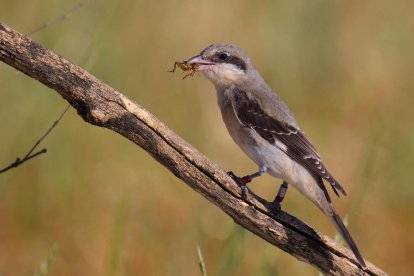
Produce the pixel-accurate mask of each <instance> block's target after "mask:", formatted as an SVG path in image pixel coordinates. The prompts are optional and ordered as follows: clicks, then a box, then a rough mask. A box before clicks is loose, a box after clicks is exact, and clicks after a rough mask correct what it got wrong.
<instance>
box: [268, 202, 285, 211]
mask: <svg viewBox="0 0 414 276" xmlns="http://www.w3.org/2000/svg"><path fill="white" fill-rule="evenodd" d="M269 208H270V210H271V211H273V212H279V211H280V210H282V207H281V205H280V202H278V201H276V200H274V201H273V202H270V204H269Z"/></svg>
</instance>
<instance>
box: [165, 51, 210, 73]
mask: <svg viewBox="0 0 414 276" xmlns="http://www.w3.org/2000/svg"><path fill="white" fill-rule="evenodd" d="M213 64H215V63H213V62H208V61H205V60H203V58H202V57H201V56H195V57H192V58H190V59H189V60H187V61H183V62H178V61H176V62H175V63H174V68H173V69H172V70H171V71H168V72H170V73H174V72H175V69H176V68H177V66H178V67H179V68H180V69H181V70H183V71H184V72H187V74H186V75H185V76H184V77H183V79H185V78H187V77H188V76H190V77H192V76H194V74H195V73H196V72H199V71H203V70H204V67H205V66H204V65H207V66H208V65H213ZM188 71H189V72H188Z"/></svg>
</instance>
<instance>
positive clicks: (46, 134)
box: [0, 104, 70, 174]
mask: <svg viewBox="0 0 414 276" xmlns="http://www.w3.org/2000/svg"><path fill="white" fill-rule="evenodd" d="M69 107H70V104H69V105H68V106H67V107H66V108H65V110H64V111H63V112H62V114H60V116H59V117H58V118H57V120H56V121H54V122H53V124H52V125H51V126H50V128H49V129H48V130H47V131H46V132H45V133H44V134H43V135H42V137H40V139H39V140H37V142H36V143H35V144H34V145H33V147H32V148H31V149H30V150H29V152H28V153H27V154H26V155H25V156H24V157H23V159H20V158H19V157H17V158H16V161H14V162H13V163H11V164H10V165H8V166H7V167H5V168H4V169H1V170H0V174H2V173H4V172H6V171H8V170H10V169H12V168H16V167H18V166H20V165H21V164H23V163H24V162H26V161H29V160H30V159H32V158H34V157H36V156H38V155H41V154H42V153H46V152H47V150H46V149H45V148H44V149H41V150H39V151H37V152H35V153H33V151H34V150H35V149H36V148H37V146H38V145H39V144H40V143H41V142H42V141H43V140H44V139H45V138H46V137H47V136H48V135H49V133H50V132H51V131H52V130H53V129H54V128H55V127H56V126H57V124H58V123H59V122H60V120H62V118H63V116H64V115H65V114H66V111H68V109H69ZM32 153H33V154H32Z"/></svg>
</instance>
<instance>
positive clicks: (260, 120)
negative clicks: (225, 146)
mask: <svg viewBox="0 0 414 276" xmlns="http://www.w3.org/2000/svg"><path fill="white" fill-rule="evenodd" d="M232 105H233V109H234V112H235V114H236V117H237V119H238V120H239V122H240V123H241V124H242V125H244V126H246V127H249V128H251V129H253V130H254V131H255V132H257V133H258V134H259V135H260V136H261V137H262V138H263V139H265V140H267V141H268V142H269V143H271V144H273V145H275V146H277V147H278V148H279V149H281V150H282V151H284V152H285V153H286V154H287V155H288V156H289V157H290V158H292V159H293V160H295V161H296V162H297V163H299V164H300V165H302V166H303V167H304V168H306V169H308V170H309V171H311V172H312V173H315V174H316V175H318V176H320V177H322V178H323V179H325V180H326V181H328V182H329V183H330V184H331V186H332V188H333V190H334V192H335V194H336V195H337V196H339V194H338V192H337V191H336V189H338V190H339V191H340V192H341V193H342V194H343V195H346V192H345V190H344V188H342V186H341V185H340V184H339V183H338V182H337V181H336V180H335V179H334V178H333V176H332V175H331V174H330V173H329V172H328V170H327V169H326V168H325V166H324V165H323V164H322V161H321V159H320V155H319V153H318V152H317V150H316V149H315V147H314V146H313V145H312V143H311V142H310V141H309V140H308V139H307V138H306V137H305V135H304V133H303V132H302V131H301V130H300V129H298V128H297V127H295V126H292V125H290V124H288V123H286V122H283V121H279V120H277V119H276V118H273V117H271V116H270V115H268V114H266V112H265V111H264V110H263V109H262V107H261V105H260V103H259V102H258V101H257V99H255V98H254V97H253V96H252V94H251V93H249V92H245V91H241V90H237V91H234V98H233V102H232ZM280 143H282V144H280Z"/></svg>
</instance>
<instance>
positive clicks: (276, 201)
mask: <svg viewBox="0 0 414 276" xmlns="http://www.w3.org/2000/svg"><path fill="white" fill-rule="evenodd" d="M288 187H289V185H288V183H287V182H286V181H283V183H282V184H281V185H280V187H279V191H278V192H277V195H276V197H275V199H274V200H273V202H272V206H273V208H275V209H277V210H280V209H281V207H280V203H281V202H282V201H283V199H284V198H285V195H286V192H287V190H288Z"/></svg>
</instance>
